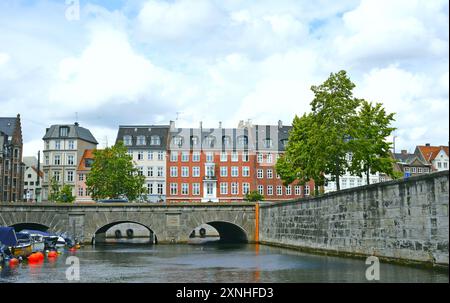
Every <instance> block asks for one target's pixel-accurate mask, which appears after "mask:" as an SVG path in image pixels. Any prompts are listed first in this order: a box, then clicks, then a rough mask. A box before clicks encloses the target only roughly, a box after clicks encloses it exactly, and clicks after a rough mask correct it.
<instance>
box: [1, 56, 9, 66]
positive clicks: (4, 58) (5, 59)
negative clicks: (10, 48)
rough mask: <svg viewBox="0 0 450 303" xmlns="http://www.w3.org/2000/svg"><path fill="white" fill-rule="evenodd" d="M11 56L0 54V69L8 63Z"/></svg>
mask: <svg viewBox="0 0 450 303" xmlns="http://www.w3.org/2000/svg"><path fill="white" fill-rule="evenodd" d="M9 59H10V56H9V55H8V54H6V53H0V67H1V66H2V65H4V64H6V63H8V61H9Z"/></svg>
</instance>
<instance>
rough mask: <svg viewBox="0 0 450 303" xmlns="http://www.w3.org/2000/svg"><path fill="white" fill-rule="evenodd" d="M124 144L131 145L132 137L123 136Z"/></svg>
mask: <svg viewBox="0 0 450 303" xmlns="http://www.w3.org/2000/svg"><path fill="white" fill-rule="evenodd" d="M123 144H124V145H131V136H123Z"/></svg>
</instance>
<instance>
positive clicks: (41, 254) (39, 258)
mask: <svg viewBox="0 0 450 303" xmlns="http://www.w3.org/2000/svg"><path fill="white" fill-rule="evenodd" d="M36 256H37V258H38V260H39V261H41V260H44V254H43V253H41V252H40V251H39V252H37V253H36Z"/></svg>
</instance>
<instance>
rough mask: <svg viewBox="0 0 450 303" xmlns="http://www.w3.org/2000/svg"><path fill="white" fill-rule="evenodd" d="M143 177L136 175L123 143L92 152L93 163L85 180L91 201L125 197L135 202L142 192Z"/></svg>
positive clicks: (136, 172) (136, 171) (135, 169)
mask: <svg viewBox="0 0 450 303" xmlns="http://www.w3.org/2000/svg"><path fill="white" fill-rule="evenodd" d="M144 182H145V177H144V176H142V175H139V174H138V170H137V168H135V167H134V166H133V163H132V158H131V156H130V155H128V154H127V148H126V147H125V146H124V145H123V142H121V141H119V142H118V143H117V144H116V145H114V146H112V147H109V148H105V149H104V150H96V151H94V163H93V164H92V169H91V172H90V173H89V175H88V177H87V179H86V185H87V187H88V191H89V192H90V194H91V196H92V198H93V199H104V198H110V199H117V198H120V197H121V196H123V195H125V196H126V197H127V198H128V199H129V200H135V199H136V198H138V197H139V196H140V195H141V194H142V193H143V192H144Z"/></svg>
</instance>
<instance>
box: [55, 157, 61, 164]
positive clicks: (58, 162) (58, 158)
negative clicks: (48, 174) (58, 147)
mask: <svg viewBox="0 0 450 303" xmlns="http://www.w3.org/2000/svg"><path fill="white" fill-rule="evenodd" d="M54 160H55V162H54V164H55V165H61V156H60V155H55V159H54Z"/></svg>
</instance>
